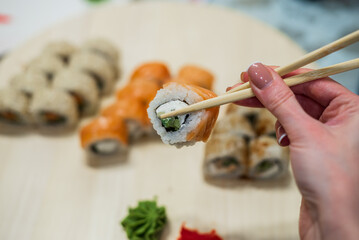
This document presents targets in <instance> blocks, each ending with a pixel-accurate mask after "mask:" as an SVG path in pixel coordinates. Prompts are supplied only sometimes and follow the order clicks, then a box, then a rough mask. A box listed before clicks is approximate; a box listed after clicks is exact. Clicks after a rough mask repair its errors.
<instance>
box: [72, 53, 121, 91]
mask: <svg viewBox="0 0 359 240" xmlns="http://www.w3.org/2000/svg"><path fill="white" fill-rule="evenodd" d="M70 68H72V69H78V70H80V71H82V72H84V73H86V74H88V75H89V76H90V77H91V78H92V79H93V80H94V81H95V83H96V86H97V88H98V90H99V92H100V94H101V95H105V94H108V93H110V92H111V91H112V89H113V87H114V83H115V74H114V72H113V70H112V68H111V66H110V65H109V64H108V62H107V61H106V60H105V59H103V58H102V57H101V56H98V55H97V54H94V53H91V52H86V51H82V52H79V53H76V54H74V55H73V56H72V58H71V62H70Z"/></svg>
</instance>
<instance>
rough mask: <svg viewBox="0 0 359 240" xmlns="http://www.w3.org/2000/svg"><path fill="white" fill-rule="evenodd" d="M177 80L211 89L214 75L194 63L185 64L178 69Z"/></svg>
mask: <svg viewBox="0 0 359 240" xmlns="http://www.w3.org/2000/svg"><path fill="white" fill-rule="evenodd" d="M178 81H182V82H184V83H188V84H194V85H198V86H200V87H203V88H207V89H209V90H212V87H213V81H214V76H213V75H212V73H210V72H209V71H208V70H206V69H204V68H201V67H198V66H194V65H186V66H183V67H182V68H181V69H180V70H179V72H178Z"/></svg>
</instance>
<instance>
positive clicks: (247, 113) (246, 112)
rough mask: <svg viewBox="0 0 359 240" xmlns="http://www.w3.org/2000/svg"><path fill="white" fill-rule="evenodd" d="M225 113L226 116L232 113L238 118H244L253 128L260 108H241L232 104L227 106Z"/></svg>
mask: <svg viewBox="0 0 359 240" xmlns="http://www.w3.org/2000/svg"><path fill="white" fill-rule="evenodd" d="M226 112H227V114H228V113H233V114H237V115H240V116H244V117H246V118H247V119H248V120H249V122H250V123H251V124H252V125H253V126H254V125H255V123H256V121H257V118H258V115H259V113H260V112H261V108H250V107H243V106H239V105H236V104H233V103H232V104H229V106H228V108H227V111H226Z"/></svg>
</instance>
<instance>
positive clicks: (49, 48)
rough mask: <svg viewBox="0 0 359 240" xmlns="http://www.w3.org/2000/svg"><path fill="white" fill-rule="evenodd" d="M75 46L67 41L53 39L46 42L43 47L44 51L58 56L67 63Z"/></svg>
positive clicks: (74, 50)
mask: <svg viewBox="0 0 359 240" xmlns="http://www.w3.org/2000/svg"><path fill="white" fill-rule="evenodd" d="M76 50H77V48H76V47H75V46H74V45H72V44H71V43H69V42H67V41H55V42H50V43H48V44H47V45H46V46H45V48H44V53H45V54H49V55H54V56H56V57H58V58H60V60H61V61H63V62H64V63H65V64H67V63H68V61H69V60H70V57H71V55H72V54H74V53H75V52H76Z"/></svg>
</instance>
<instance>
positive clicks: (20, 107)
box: [0, 88, 30, 124]
mask: <svg viewBox="0 0 359 240" xmlns="http://www.w3.org/2000/svg"><path fill="white" fill-rule="evenodd" d="M28 104H29V100H28V98H27V97H26V96H25V95H24V94H23V93H21V91H18V90H16V89H13V88H6V89H1V90H0V112H11V113H13V114H15V115H16V116H17V118H18V119H19V122H18V123H15V122H14V124H26V123H29V122H30V118H29V114H28ZM9 123H10V122H9Z"/></svg>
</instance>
